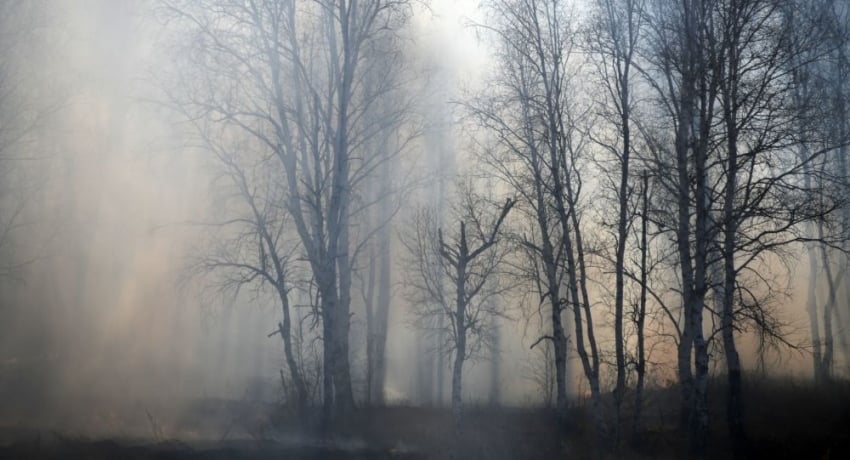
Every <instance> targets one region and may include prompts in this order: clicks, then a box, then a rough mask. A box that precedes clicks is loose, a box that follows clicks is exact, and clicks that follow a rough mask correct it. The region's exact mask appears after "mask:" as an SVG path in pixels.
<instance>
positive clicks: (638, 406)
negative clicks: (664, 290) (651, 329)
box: [632, 172, 649, 441]
mask: <svg viewBox="0 0 850 460" xmlns="http://www.w3.org/2000/svg"><path fill="white" fill-rule="evenodd" d="M642 191H643V200H642V207H641V230H640V304H639V305H638V311H637V315H636V316H637V318H636V321H635V329H636V331H635V332H636V334H637V369H636V370H637V383H636V385H635V411H634V420H633V422H632V437H633V439H634V440H636V441H637V440H639V439H640V438H639V436H640V429H641V417H642V412H643V387H644V381H645V378H646V350H645V343H644V322H645V321H646V292H647V282H648V280H647V263H646V255H647V251H648V248H647V221H648V219H647V216H648V212H649V175H647V174H646V172H644V174H643V190H642Z"/></svg>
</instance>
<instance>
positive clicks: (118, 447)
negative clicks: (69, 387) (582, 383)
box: [0, 381, 850, 460]
mask: <svg viewBox="0 0 850 460" xmlns="http://www.w3.org/2000/svg"><path fill="white" fill-rule="evenodd" d="M724 393H725V389H724V388H723V386H722V385H721V384H717V385H714V386H713V387H712V392H711V396H712V404H713V405H712V414H711V415H712V430H711V432H710V433H709V440H710V442H709V446H708V448H707V455H706V456H707V457H708V458H731V457H732V452H731V450H730V446H729V443H728V440H727V432H726V428H725V424H724V412H723V394H724ZM677 396H678V395H677V391H676V389H675V388H670V389H655V390H653V391H651V392H649V393H648V395H647V408H646V410H645V412H644V413H645V415H646V416H645V418H644V421H643V427H642V428H641V431H640V432H639V433H637V435H635V434H634V433H633V432H632V430H631V425H630V421H631V410H632V408H631V407H630V406H626V407H624V416H623V420H626V421H629V423H628V425H629V426H628V427H627V428H624V429H623V434H622V442H621V446H622V447H621V448H620V449H619V450H618V449H616V448H615V446H616V442H615V441H614V438H613V436H611V435H610V433H609V434H608V436H599V435H598V434H597V433H595V432H594V430H593V428H592V427H593V424H592V423H591V417H590V414H589V413H588V412H587V410H586V408H585V407H583V406H575V407H572V408H571V409H570V413H569V417H568V419H567V421H566V422H564V423H559V422H558V421H557V419H556V417H555V414H554V413H553V412H552V411H551V410H548V409H542V408H536V409H532V408H494V407H469V408H467V409H466V411H465V413H464V423H463V425H462V427H461V430H460V432H458V431H456V429H455V424H454V421H453V419H452V415H451V412H450V411H449V410H447V409H444V408H423V407H409V406H392V407H380V408H360V409H357V410H355V411H354V412H353V413H352V414H350V415H349V416H347V417H345V418H344V419H341V420H339V421H338V422H337V424H336V425H335V426H333V427H330V428H325V429H323V428H322V427H321V426H320V424H319V423H318V416H317V414H316V413H315V412H314V413H311V414H308V415H306V416H300V417H296V416H294V415H293V414H292V413H291V412H288V411H287V410H286V409H285V408H283V407H281V406H278V405H268V404H266V405H262V404H256V403H250V404H249V403H245V402H239V401H221V400H203V401H199V402H197V403H195V404H193V405H192V407H191V408H189V409H187V410H184V411H182V412H181V416H180V417H178V418H177V419H175V420H174V421H173V423H170V424H167V423H163V424H162V425H159V423H158V422H156V421H155V420H153V419H152V418H150V414H148V418H149V420H148V421H149V422H150V426H149V430H148V434H147V435H142V436H138V435H137V436H134V437H131V436H120V435H115V436H96V435H94V436H93V435H85V436H83V435H79V434H77V435H71V434H67V433H65V434H63V433H60V432H57V431H45V430H37V429H25V428H21V427H20V426H9V425H8V424H6V426H5V428H2V427H0V458H3V459H5V458H10V459H14V458H22V459H36V460H38V459H91V460H99V459H112V458H120V459H129V460H136V459H138V460H147V459H163V460H164V459H174V460H183V459H293V460H299V459H352V460H353V459H555V458H589V459H595V458H602V459H608V458H611V459H614V458H630V459H631V458H635V459H652V458H658V459H668V458H670V459H674V458H687V457H689V454H688V450H687V443H686V439H685V437H684V435H683V433H682V432H681V431H679V429H678V428H677V423H676V422H677V415H676V407H677V406H676V404H677V402H676V401H677ZM746 396H747V398H746V399H747V406H746V414H747V417H746V427H747V432H748V435H749V450H748V451H747V452H746V453H745V455H743V456H742V457H744V458H769V459H772V460H773V459H786V458H787V459H802V458H812V459H838V458H850V384H847V383H833V384H828V385H821V386H818V387H815V386H814V385H812V384H802V383H794V382H791V381H760V382H758V383H749V384H748V385H747V388H746ZM609 409H610V408H609ZM246 413H247V414H258V413H259V414H261V415H260V416H257V417H252V416H246V415H245V414H246ZM609 413H610V411H609ZM233 414H239V415H237V416H235V417H234V416H231V415H233Z"/></svg>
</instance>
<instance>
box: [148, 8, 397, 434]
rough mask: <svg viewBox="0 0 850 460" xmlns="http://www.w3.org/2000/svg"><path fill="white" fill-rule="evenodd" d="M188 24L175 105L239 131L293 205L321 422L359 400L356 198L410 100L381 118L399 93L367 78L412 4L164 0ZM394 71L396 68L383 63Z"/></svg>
mask: <svg viewBox="0 0 850 460" xmlns="http://www.w3.org/2000/svg"><path fill="white" fill-rule="evenodd" d="M163 7H164V10H165V11H166V13H167V14H168V15H170V16H171V17H176V18H178V19H179V21H180V23H181V24H182V25H184V26H186V30H188V31H189V32H188V34H189V36H188V37H181V40H179V43H181V44H182V46H184V49H183V50H182V51H183V53H182V57H183V58H185V60H184V61H183V63H182V64H183V67H182V68H181V70H182V71H183V72H184V74H183V75H182V77H183V82H184V86H183V88H182V93H181V94H179V96H180V100H181V102H180V105H182V106H183V107H185V108H187V111H188V112H191V113H193V114H194V115H195V116H198V117H206V118H208V119H210V120H214V121H216V122H219V123H223V124H227V125H230V126H233V127H235V128H237V129H238V130H239V131H240V132H241V135H243V136H247V137H249V138H252V139H255V140H256V141H258V142H259V143H260V144H262V145H264V147H265V150H264V151H263V152H262V153H263V154H265V152H270V153H271V155H272V157H274V158H276V159H277V160H278V161H279V163H280V165H281V166H282V169H281V171H282V173H281V180H282V183H283V184H285V185H286V192H287V193H286V202H285V206H286V211H287V213H288V214H289V215H290V217H291V219H292V222H293V224H294V226H295V229H296V231H297V233H298V235H299V238H300V240H301V247H302V248H303V251H304V253H305V254H306V256H307V260H308V261H309V265H310V270H311V272H312V275H313V277H314V279H315V282H316V286H317V288H318V292H319V299H320V314H321V317H322V337H323V347H324V349H323V369H324V372H323V374H322V375H323V384H322V387H323V397H324V418H325V420H329V419H330V418H331V417H332V415H333V410H334V409H336V411H337V413H345V412H347V411H348V410H349V409H350V408H351V407H352V406H353V404H354V397H353V392H352V387H351V371H350V363H349V343H348V341H349V330H350V307H351V294H352V279H353V267H355V256H356V254H355V251H356V247H357V246H358V245H356V244H355V243H354V242H353V241H352V231H351V227H352V218H353V214H354V213H355V212H356V211H357V208H355V207H354V206H353V203H354V198H355V193H356V191H357V190H358V188H359V187H362V186H363V181H364V180H365V178H366V177H368V176H369V175H371V174H372V173H373V172H375V171H376V168H378V166H379V165H380V164H381V162H383V161H386V159H387V156H385V155H366V154H364V151H363V150H364V149H365V148H367V147H368V141H369V140H370V139H371V138H372V137H374V136H376V135H378V134H379V133H380V132H382V131H384V130H393V129H397V128H398V126H399V125H400V124H401V123H403V122H404V120H405V114H406V111H407V109H408V106H407V105H406V104H399V105H397V106H393V110H390V111H389V112H383V113H381V114H380V115H379V114H376V113H375V102H376V101H378V100H380V98H381V96H382V95H385V94H389V93H391V92H393V91H396V90H397V89H398V84H397V81H396V80H395V79H393V78H387V79H384V80H381V81H379V82H378V84H376V85H373V86H371V87H367V86H366V81H367V80H368V79H369V78H368V77H369V75H371V73H370V72H371V70H372V68H373V66H374V65H378V64H376V62H380V60H377V61H375V60H369V59H367V57H368V55H369V54H370V53H373V52H376V53H379V54H380V53H383V52H391V51H392V49H393V47H395V46H397V40H396V39H395V38H394V37H395V33H396V31H397V30H398V29H399V27H401V26H402V25H403V24H404V22H405V21H406V19H407V16H408V5H407V2H405V1H383V0H382V1H372V2H349V1H346V0H335V1H313V2H297V1H294V0H287V1H271V0H255V1H249V2H241V1H234V0H209V1H204V2H182V1H180V2H177V1H174V2H172V1H168V0H164V1H163ZM385 71H386V72H387V73H388V74H392V73H393V72H395V71H397V69H396V68H393V67H387V68H385Z"/></svg>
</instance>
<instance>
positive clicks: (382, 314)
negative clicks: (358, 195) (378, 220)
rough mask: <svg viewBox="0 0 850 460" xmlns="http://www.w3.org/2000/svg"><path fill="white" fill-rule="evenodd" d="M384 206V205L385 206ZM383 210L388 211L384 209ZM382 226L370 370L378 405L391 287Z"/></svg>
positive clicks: (384, 373)
mask: <svg viewBox="0 0 850 460" xmlns="http://www.w3.org/2000/svg"><path fill="white" fill-rule="evenodd" d="M385 208H386V207H385ZM385 212H389V210H388V209H385ZM383 222H384V228H382V229H381V231H380V232H378V253H379V262H380V268H379V270H378V305H377V307H378V308H377V311H376V312H375V317H374V326H375V331H374V333H375V335H374V337H373V339H372V340H373V359H374V363H375V367H374V369H373V370H372V374H373V379H374V382H373V384H372V392H373V395H372V400H373V401H374V402H375V403H376V404H379V405H383V404H384V402H385V392H384V391H385V388H384V387H385V385H386V378H387V364H386V362H387V361H386V347H387V332H388V325H389V313H390V294H391V289H392V277H391V268H392V267H391V265H392V255H391V252H390V251H391V249H390V248H391V246H390V235H391V234H392V230H391V226H390V223H389V222H388V221H386V220H383Z"/></svg>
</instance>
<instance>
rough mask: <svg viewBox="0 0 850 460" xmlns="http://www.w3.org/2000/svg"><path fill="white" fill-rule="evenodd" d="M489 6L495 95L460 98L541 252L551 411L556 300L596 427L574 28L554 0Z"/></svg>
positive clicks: (559, 324) (557, 344)
mask: <svg viewBox="0 0 850 460" xmlns="http://www.w3.org/2000/svg"><path fill="white" fill-rule="evenodd" d="M491 8H492V11H493V13H494V16H495V18H494V21H493V24H491V25H483V26H482V27H484V28H485V29H486V30H489V31H491V32H492V33H493V34H495V37H496V42H497V46H498V57H499V66H500V67H499V68H498V72H497V74H496V76H495V79H494V82H493V84H494V89H496V90H497V91H496V92H495V94H496V96H495V97H491V98H489V99H488V98H483V99H482V100H481V101H477V102H474V103H471V104H469V106H470V110H471V112H472V113H473V115H474V116H475V117H476V118H477V120H478V122H479V123H480V124H481V126H482V127H484V128H485V129H487V130H488V131H490V133H491V134H494V135H495V137H496V139H497V142H498V145H497V146H495V147H494V148H489V147H487V148H485V151H488V152H491V153H490V154H489V156H490V158H489V163H490V164H491V165H492V166H493V167H494V168H495V170H496V172H497V173H498V174H499V175H500V176H502V177H503V178H504V179H505V180H506V182H507V183H508V184H509V185H510V186H511V187H513V188H514V189H515V190H516V193H517V194H518V195H519V196H520V197H522V203H523V208H525V209H526V210H525V211H524V212H525V213H527V216H528V218H529V219H531V221H533V222H534V224H535V225H533V226H532V228H533V230H532V232H533V233H532V234H526V235H524V236H522V235H521V236H520V239H521V240H522V244H523V246H525V247H526V248H527V249H528V250H530V251H531V252H533V253H535V254H536V258H538V260H539V261H541V269H540V271H539V274H540V275H541V276H540V277H539V278H538V282H537V283H536V286H537V288H538V289H539V294H540V299H541V302H547V303H549V304H550V308H551V311H550V313H551V324H552V334H551V335H548V334H547V335H544V336H543V337H542V338H541V340H544V339H548V340H552V341H553V343H554V358H555V371H556V388H557V392H556V393H557V408H558V412H559V413H560V414H562V415H563V414H564V410H565V408H566V402H567V396H566V381H567V378H566V373H567V367H566V352H567V350H566V334H565V332H564V325H563V320H562V318H561V313H562V312H563V311H565V310H566V311H572V313H573V316H572V318H573V323H574V324H573V325H574V327H575V345H576V349H577V352H578V355H579V358H580V361H581V365H582V369H583V371H584V374H585V377H586V378H587V379H588V382H589V383H590V388H591V399H592V401H593V406H594V414H595V417H596V422H597V427H598V428H600V433H601V432H604V431H605V430H604V425H605V423H604V417H603V415H602V401H601V392H600V385H599V368H600V353H599V349H598V346H597V343H596V336H595V330H594V325H593V315H592V312H591V305H592V304H593V302H592V300H591V299H590V295H589V290H588V287H587V286H588V269H587V261H586V256H587V252H586V250H585V243H584V241H583V238H582V225H581V209H580V195H581V183H582V182H581V177H580V170H581V169H580V167H579V165H578V164H577V162H578V160H579V158H580V157H581V155H582V153H583V151H584V149H585V147H586V144H587V139H586V135H585V134H584V131H583V129H580V125H581V124H582V123H583V122H584V120H583V113H584V109H583V108H582V106H581V104H579V103H577V102H576V100H577V99H579V98H578V96H577V94H578V91H577V89H576V88H573V87H572V86H571V85H572V84H573V83H574V82H573V80H572V77H573V69H572V68H571V60H570V57H571V50H572V47H573V45H574V41H573V39H572V37H573V35H574V34H573V31H572V30H571V28H570V26H571V24H570V22H569V20H568V19H569V11H568V6H567V5H566V4H565V3H564V2H560V1H557V0H552V1H531V0H529V1H522V0H516V1H500V2H494V4H493V5H492V7H491ZM538 232H539V233H538ZM533 271H535V270H533ZM562 286H565V287H566V289H565V290H566V292H564V293H562V292H561V288H562ZM536 343H537V342H536Z"/></svg>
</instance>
